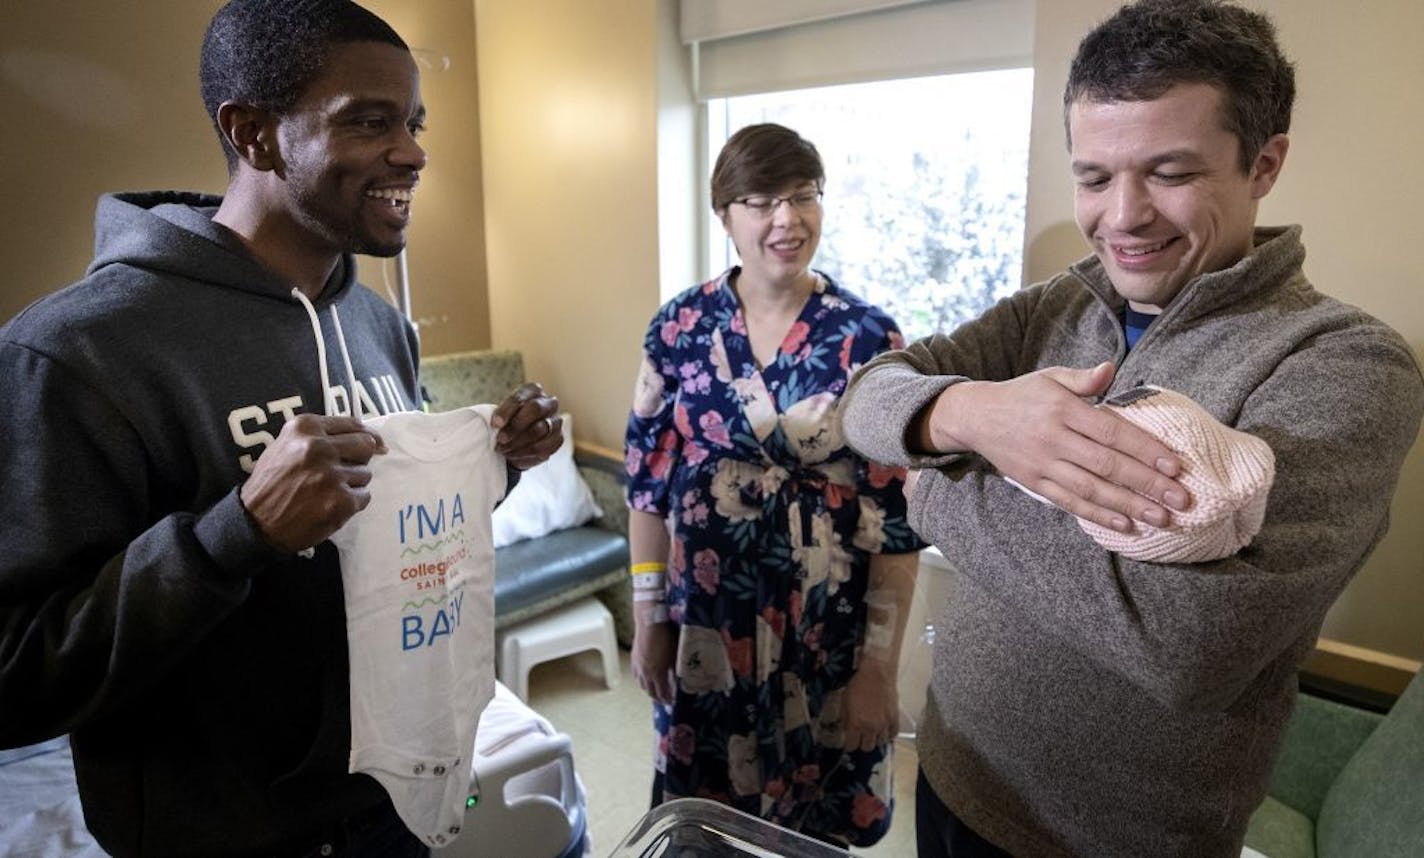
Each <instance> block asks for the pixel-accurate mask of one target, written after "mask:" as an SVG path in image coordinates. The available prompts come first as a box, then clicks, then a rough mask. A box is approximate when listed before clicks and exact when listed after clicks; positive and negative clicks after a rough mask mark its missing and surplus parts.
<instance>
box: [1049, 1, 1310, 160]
mask: <svg viewBox="0 0 1424 858" xmlns="http://www.w3.org/2000/svg"><path fill="white" fill-rule="evenodd" d="M1182 83H1204V84H1209V85H1211V86H1214V87H1216V88H1218V89H1220V90H1221V92H1222V96H1223V97H1222V114H1223V116H1222V119H1223V121H1224V122H1225V126H1226V130H1227V131H1230V132H1231V133H1232V134H1234V135H1235V136H1236V139H1237V141H1238V142H1239V143H1240V149H1241V151H1240V153H1239V156H1238V158H1239V161H1240V164H1241V169H1242V171H1243V172H1247V171H1249V170H1250V169H1251V164H1252V163H1254V161H1255V160H1256V155H1257V154H1259V153H1260V151H1261V147H1262V146H1264V145H1265V144H1266V141H1267V140H1269V139H1270V138H1271V137H1272V136H1273V135H1276V134H1284V133H1286V132H1288V131H1289V130H1290V119H1291V106H1292V104H1293V103H1294V101H1295V67H1294V66H1293V65H1291V63H1290V62H1289V61H1288V60H1286V58H1285V55H1284V54H1282V53H1281V49H1280V45H1278V44H1277V42H1276V28H1275V26H1274V25H1273V24H1272V23H1271V20H1270V19H1269V18H1267V17H1266V16H1265V15H1263V14H1261V13H1259V12H1252V11H1250V10H1249V9H1243V8H1241V7H1240V6H1234V5H1231V4H1229V3H1223V2H1219V0H1140V2H1137V3H1131V4H1129V5H1126V6H1123V7H1122V8H1121V9H1119V10H1118V11H1117V12H1116V13H1115V14H1114V15H1113V16H1112V17H1111V18H1108V19H1107V20H1106V21H1104V22H1103V23H1101V24H1099V25H1098V26H1097V27H1095V28H1094V29H1093V31H1092V32H1091V33H1089V34H1088V35H1087V36H1085V37H1084V38H1083V41H1082V42H1080V43H1079V44H1078V53H1077V55H1076V56H1074V57H1073V64H1072V66H1071V67H1070V68H1069V71H1068V85H1067V87H1065V88H1064V90H1063V120H1064V124H1065V125H1066V124H1067V122H1068V112H1069V110H1070V109H1071V108H1072V107H1073V104H1074V103H1075V102H1078V101H1081V100H1086V101H1092V102H1110V101H1149V100H1151V99H1154V98H1158V97H1160V96H1161V95H1162V94H1163V93H1165V92H1166V91H1167V90H1168V89H1170V88H1172V87H1173V86H1175V85H1177V84H1182ZM1071 133H1072V132H1071V129H1070V131H1069V134H1070V137H1069V144H1070V145H1071V144H1072V139H1071Z"/></svg>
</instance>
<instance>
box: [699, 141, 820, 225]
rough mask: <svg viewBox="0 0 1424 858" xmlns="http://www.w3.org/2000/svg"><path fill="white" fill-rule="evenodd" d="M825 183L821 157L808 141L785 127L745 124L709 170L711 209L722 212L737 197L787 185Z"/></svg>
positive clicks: (774, 190)
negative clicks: (710, 175) (710, 172)
mask: <svg viewBox="0 0 1424 858" xmlns="http://www.w3.org/2000/svg"><path fill="white" fill-rule="evenodd" d="M825 180H826V170H825V168H824V167H822V166H821V154H820V153H819V152H817V151H816V147H815V146H814V145H813V144H812V143H811V141H809V140H807V139H805V138H803V137H802V136H801V135H800V134H797V133H796V132H795V131H792V130H791V129H790V128H787V127H785V126H784V125H777V124H776V123H774V122H764V123H762V124H760V125H748V126H746V127H745V128H742V129H740V130H738V131H737V133H735V134H733V135H732V136H731V137H729V138H728V139H727V143H726V145H724V146H723V147H722V151H721V153H720V154H718V155H717V163H716V165H715V166H714V167H713V168H712V210H713V211H715V212H718V213H720V212H722V211H723V210H725V209H726V208H727V206H728V205H730V204H731V202H732V201H733V200H735V199H737V198H738V197H744V196H747V195H748V194H768V193H777V192H778V191H780V190H781V189H782V188H784V187H786V186H787V185H793V184H796V183H798V182H815V183H816V186H817V187H820V186H821V184H822V183H823V182H825Z"/></svg>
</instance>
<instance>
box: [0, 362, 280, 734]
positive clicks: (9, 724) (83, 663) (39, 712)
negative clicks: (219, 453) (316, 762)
mask: <svg viewBox="0 0 1424 858" xmlns="http://www.w3.org/2000/svg"><path fill="white" fill-rule="evenodd" d="M0 401H4V402H6V403H9V405H7V407H5V408H3V409H0V438H3V439H4V446H5V447H6V454H5V455H4V456H3V457H0V485H3V486H4V487H5V488H4V491H3V492H0V531H2V532H3V541H2V542H0V544H3V545H4V546H5V550H4V551H3V552H0V746H16V745H22V744H26V743H31V742H35V741H39V740H41V739H44V738H47V737H50V736H54V735H58V734H61V733H64V732H67V731H69V730H72V729H73V728H75V727H76V726H79V725H82V724H83V723H85V721H86V720H88V719H91V718H95V717H100V716H102V715H104V714H105V713H106V712H108V711H110V710H111V709H113V708H115V707H119V706H122V705H123V704H124V703H125V702H126V701H128V700H131V699H134V698H136V697H139V696H141V695H142V694H143V693H144V692H145V690H146V689H148V688H151V687H152V686H153V685H154V684H156V682H157V681H158V680H159V679H161V678H162V677H163V675H164V673H165V671H166V670H168V669H169V668H170V667H171V666H172V665H173V664H174V663H175V662H176V661H177V660H179V659H181V658H182V657H183V656H184V654H186V653H187V652H189V651H191V649H192V647H193V646H194V645H195V643H196V642H197V641H199V640H201V639H202V638H203V636H204V635H206V634H207V633H208V632H209V631H210V630H211V629H212V628H213V627H214V626H216V625H217V624H218V623H219V622H221V621H222V619H223V618H224V617H226V616H227V615H228V614H230V613H231V611H232V610H233V609H234V608H235V607H236V606H237V605H239V604H241V603H242V601H243V600H244V599H245V598H246V595H247V592H248V588H249V586H250V585H249V578H250V576H251V575H252V574H253V573H254V572H256V571H258V570H259V569H261V568H262V567H263V566H264V565H265V564H266V563H268V562H270V561H271V560H272V559H273V555H272V552H271V550H270V549H268V548H267V547H266V545H265V544H264V543H263V541H262V540H261V538H260V536H259V535H258V534H257V533H256V531H255V528H254V526H253V525H252V523H251V522H250V520H249V519H248V517H247V514H246V513H245V511H244V510H243V509H242V506H241V504H240V502H239V500H238V497H237V491H236V489H234V490H232V491H231V492H229V493H228V494H227V495H226V496H225V497H222V498H221V499H220V500H219V501H218V502H217V503H216V504H214V505H212V506H211V507H209V508H207V509H204V510H202V511H200V512H196V513H194V512H187V511H174V510H171V509H170V510H164V509H160V508H158V507H159V504H158V503H157V502H156V500H155V499H156V498H158V497H161V496H163V495H164V494H165V492H164V491H163V490H161V488H160V486H158V485H157V484H156V482H157V481H156V480H155V478H154V468H153V450H152V449H150V448H149V447H148V446H147V445H146V444H145V442H144V439H142V438H140V437H139V435H138V433H137V432H136V431H135V429H134V427H133V425H132V423H131V422H130V420H128V419H127V418H126V415H125V414H124V411H123V408H122V407H121V406H122V404H121V403H116V402H114V401H112V400H111V399H110V398H109V397H108V396H107V392H106V391H104V390H101V389H98V388H97V387H96V386H95V385H92V384H88V383H86V382H85V381H84V380H82V379H79V378H77V377H76V376H75V375H74V374H72V373H70V372H67V371H66V369H65V368H64V367H63V366H61V365H59V364H58V363H57V362H55V361H54V360H52V359H51V358H49V357H47V356H46V355H43V354H40V353H38V352H36V351H34V350H33V349H31V348H28V347H26V346H23V345H18V344H15V343H13V342H5V343H0Z"/></svg>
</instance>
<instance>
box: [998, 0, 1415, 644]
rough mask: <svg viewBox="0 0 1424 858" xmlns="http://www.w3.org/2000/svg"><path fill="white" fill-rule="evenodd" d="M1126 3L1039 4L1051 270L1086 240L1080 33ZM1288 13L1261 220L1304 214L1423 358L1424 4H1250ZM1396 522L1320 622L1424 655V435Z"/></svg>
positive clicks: (1282, 25)
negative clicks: (1071, 119) (1068, 139)
mask: <svg viewBox="0 0 1424 858" xmlns="http://www.w3.org/2000/svg"><path fill="white" fill-rule="evenodd" d="M1118 5H1120V4H1119V2H1117V0H1054V2H1041V3H1039V4H1038V14H1037V19H1036V21H1035V33H1036V42H1035V50H1034V65H1035V79H1034V90H1035V94H1034V113H1033V139H1032V143H1031V148H1030V167H1029V174H1030V178H1029V200H1028V230H1027V239H1026V240H1027V244H1028V258H1027V259H1026V260H1025V270H1026V272H1027V276H1028V277H1029V279H1031V280H1035V279H1041V278H1042V277H1045V276H1047V275H1049V274H1051V273H1053V272H1054V271H1057V270H1059V269H1061V268H1062V267H1063V265H1064V264H1066V263H1067V262H1069V261H1071V260H1073V259H1075V258H1077V257H1078V256H1081V255H1083V254H1085V253H1086V252H1087V248H1086V245H1085V244H1084V243H1083V241H1082V239H1081V238H1080V237H1079V236H1078V234H1077V230H1076V228H1075V227H1074V226H1073V225H1072V220H1071V219H1072V211H1073V195H1072V184H1071V182H1070V181H1069V175H1068V160H1067V156H1066V154H1065V150H1064V142H1063V123H1062V112H1061V98H1062V92H1063V82H1064V79H1065V76H1066V72H1067V66H1068V61H1069V59H1070V58H1071V56H1072V53H1073V50H1074V49H1075V48H1076V46H1077V41H1078V39H1079V38H1080V37H1081V35H1082V34H1083V33H1084V32H1086V31H1087V30H1088V29H1089V28H1090V27H1091V26H1092V25H1093V24H1094V23H1095V22H1096V21H1097V20H1099V19H1101V18H1102V17H1105V16H1106V15H1107V14H1109V13H1110V12H1111V11H1112V10H1114V9H1116V8H1117V6H1118ZM1250 5H1251V6H1252V7H1253V8H1257V9H1261V10H1263V11H1266V12H1268V13H1269V14H1270V15H1271V16H1272V18H1273V19H1274V20H1275V21H1276V25H1277V27H1278V28H1279V30H1280V36H1281V40H1282V42H1283V43H1284V46H1285V48H1286V51H1287V53H1288V54H1289V55H1290V56H1291V57H1292V59H1294V61H1295V63H1296V83H1297V89H1298V92H1299V94H1298V97H1297V101H1296V111H1295V117H1294V120H1293V123H1292V128H1291V138H1292V142H1291V150H1290V154H1289V156H1288V157H1287V161H1286V168H1285V172H1284V174H1283V176H1282V178H1281V181H1280V182H1279V183H1278V184H1277V185H1276V188H1275V190H1274V191H1273V192H1272V194H1271V196H1270V197H1268V198H1267V200H1266V202H1265V204H1264V205H1263V206H1262V208H1261V213H1260V218H1259V222H1261V223H1287V222H1290V223H1300V224H1303V225H1304V227H1305V242H1306V246H1307V248H1308V249H1309V257H1308V258H1307V260H1306V273H1307V274H1308V275H1309V276H1310V277H1311V279H1312V280H1313V281H1314V283H1315V284H1316V286H1317V287H1318V288H1320V289H1321V290H1322V291H1325V292H1327V293H1329V294H1331V295H1334V296H1336V297H1338V298H1340V299H1342V300H1344V301H1347V302H1349V303H1351V304H1356V305H1358V306H1360V307H1363V308H1364V309H1366V310H1368V311H1369V312H1371V313H1373V314H1375V315H1377V316H1379V317H1380V318H1382V319H1384V320H1386V321H1387V322H1389V323H1390V324H1391V325H1393V326H1394V327H1395V329H1396V330H1398V331H1399V332H1400V333H1402V334H1403V335H1404V337H1405V339H1407V340H1408V341H1409V343H1410V344H1411V345H1412V346H1413V348H1414V351H1415V354H1416V355H1420V354H1424V241H1421V235H1420V226H1419V224H1420V219H1419V216H1418V214H1417V212H1416V209H1417V206H1418V201H1419V200H1421V199H1424V161H1421V159H1420V158H1419V153H1418V148H1419V143H1418V141H1419V140H1420V139H1424V110H1421V108H1424V97H1421V96H1420V94H1419V84H1420V82H1421V81H1424V52H1421V51H1420V50H1419V47H1418V44H1417V38H1415V36H1417V34H1418V33H1420V32H1424V4H1420V3H1419V2H1418V1H1417V0H1373V2H1371V3H1369V4H1366V5H1364V6H1360V5H1356V4H1348V3H1346V4H1341V3H1336V2H1333V0H1251V3H1250ZM1392 518H1393V527H1392V529H1391V531H1390V533H1389V535H1388V536H1387V537H1386V538H1385V541H1384V543H1383V544H1381V545H1380V547H1379V548H1378V549H1377V550H1376V552H1375V554H1374V556H1372V557H1371V558H1370V560H1369V562H1368V563H1367V564H1366V566H1365V568H1364V569H1363V570H1362V571H1361V572H1360V574H1359V576H1358V577H1357V578H1356V579H1355V580H1354V581H1353V582H1352V583H1351V584H1350V586H1349V587H1348V588H1347V589H1346V591H1345V593H1344V594H1343V595H1342V596H1341V598H1340V600H1339V601H1338V602H1337V603H1336V605H1335V607H1334V608H1333V609H1332V610H1331V612H1330V615H1329V617H1328V618H1327V620H1326V623H1325V629H1324V632H1323V633H1324V634H1325V635H1326V636H1328V637H1332V638H1336V639H1339V640H1342V641H1345V642H1348V643H1351V644H1355V645H1358V646H1362V647H1367V648H1370V649H1375V650H1380V651H1383V652H1387V653H1392V654H1395V655H1400V656H1404V657H1407V658H1411V659H1414V660H1416V661H1417V660H1424V623H1421V621H1420V618H1421V617H1424V442H1416V444H1415V447H1414V451H1413V453H1412V454H1411V456H1410V458H1409V460H1408V461H1407V462H1406V465H1405V470H1404V474H1403V476H1402V478H1401V480H1400V488H1399V490H1398V492H1396V494H1395V499H1394V508H1393V516H1392Z"/></svg>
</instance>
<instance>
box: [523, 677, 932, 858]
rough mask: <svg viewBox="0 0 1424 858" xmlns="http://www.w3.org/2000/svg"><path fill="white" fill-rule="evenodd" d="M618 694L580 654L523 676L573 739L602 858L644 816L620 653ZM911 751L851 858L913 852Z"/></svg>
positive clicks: (645, 767) (637, 728) (641, 709)
mask: <svg viewBox="0 0 1424 858" xmlns="http://www.w3.org/2000/svg"><path fill="white" fill-rule="evenodd" d="M620 664H621V666H622V671H623V673H622V677H621V681H620V682H619V684H618V687H617V688H615V689H613V690H609V689H607V688H605V687H604V685H603V669H602V663H601V661H600V660H599V658H598V656H597V654H595V653H593V652H585V653H581V654H579V655H575V656H570V657H568V658H563V659H559V660H557V661H552V662H548V663H546V664H541V665H538V666H536V667H535V668H534V670H533V671H532V672H531V673H530V676H529V704H530V705H531V706H533V707H534V708H535V709H536V710H538V711H539V712H540V713H542V714H543V715H544V716H545V717H546V718H548V719H549V720H550V721H552V722H553V724H554V726H555V727H556V728H558V729H560V730H562V731H564V732H565V733H568V734H569V737H570V738H572V739H573V746H574V766H575V768H576V769H577V770H578V773H579V777H580V778H582V780H583V783H584V787H585V789H586V790H587V791H588V811H589V830H590V832H591V834H592V837H593V854H594V855H596V856H606V855H608V854H609V852H610V851H611V850H612V849H613V847H614V846H616V845H617V844H618V842H619V841H621V840H622V839H623V837H624V835H626V834H627V833H628V832H629V831H631V830H632V828H633V826H634V824H635V823H636V822H637V821H638V819H639V818H640V817H641V816H642V815H643V814H644V813H645V812H646V811H647V809H648V798H649V791H650V789H651V788H652V749H651V745H652V725H651V723H650V719H651V714H650V713H649V710H648V700H647V697H646V696H645V695H644V694H643V692H642V691H641V690H639V688H638V685H637V683H636V682H634V681H633V677H632V675H631V674H630V673H629V671H628V654H627V653H626V652H625V653H622V654H621V659H620ZM914 778H915V750H914V747H913V746H912V745H911V744H910V743H908V742H906V741H899V742H897V743H896V749H895V821H894V823H893V824H892V825H891V827H890V832H889V834H887V835H886V836H885V838H884V839H883V840H882V841H881V842H880V843H878V844H876V845H875V846H873V847H871V848H867V849H857V850H855V854H857V855H866V856H880V858H891V856H894V858H904V856H911V855H914V853H915V846H914V844H915V830H914V828H915V826H914V789H915V780H914Z"/></svg>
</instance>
